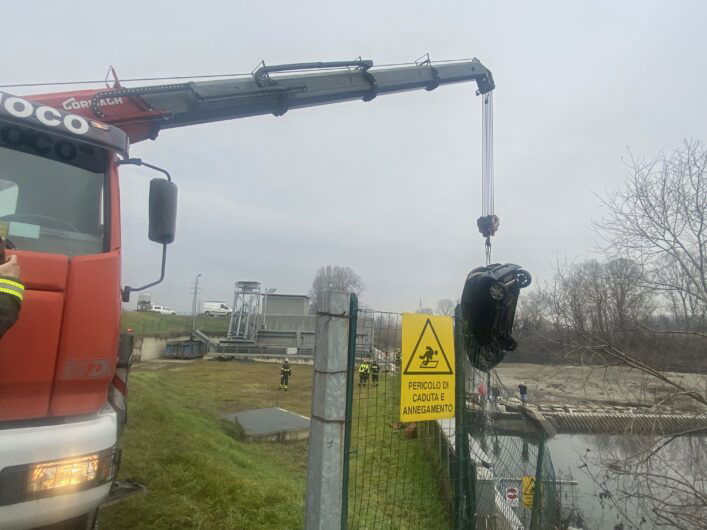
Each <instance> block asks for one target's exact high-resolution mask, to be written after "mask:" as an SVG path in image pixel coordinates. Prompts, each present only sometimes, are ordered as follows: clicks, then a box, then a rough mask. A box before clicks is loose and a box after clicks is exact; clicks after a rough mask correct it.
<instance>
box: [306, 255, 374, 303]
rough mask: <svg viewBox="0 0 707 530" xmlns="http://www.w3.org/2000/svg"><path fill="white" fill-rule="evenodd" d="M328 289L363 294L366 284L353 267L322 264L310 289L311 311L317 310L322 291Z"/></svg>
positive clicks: (357, 294)
mask: <svg viewBox="0 0 707 530" xmlns="http://www.w3.org/2000/svg"><path fill="white" fill-rule="evenodd" d="M326 290H336V291H348V292H351V293H354V294H356V296H361V295H362V294H363V293H364V292H365V290H366V286H365V284H364V283H363V280H362V279H361V277H360V276H359V275H358V274H356V273H355V272H354V270H353V269H352V268H351V267H341V266H339V265H322V266H321V267H319V269H318V270H317V273H316V274H315V275H314V280H313V281H312V289H311V290H310V291H309V297H310V298H311V306H310V311H311V312H313V313H316V312H317V310H318V309H319V299H320V296H321V293H322V292H323V291H326Z"/></svg>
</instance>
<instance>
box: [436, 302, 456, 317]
mask: <svg viewBox="0 0 707 530" xmlns="http://www.w3.org/2000/svg"><path fill="white" fill-rule="evenodd" d="M454 308H455V304H454V302H453V301H452V300H450V299H449V298H442V299H441V300H440V301H439V302H437V314H438V315H442V316H445V317H451V316H453V315H454Z"/></svg>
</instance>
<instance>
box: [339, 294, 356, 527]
mask: <svg viewBox="0 0 707 530" xmlns="http://www.w3.org/2000/svg"><path fill="white" fill-rule="evenodd" d="M349 307H350V310H349V344H348V362H347V365H346V366H347V370H348V372H347V373H346V423H345V425H344V462H343V465H344V474H343V480H342V483H341V497H342V499H341V528H342V529H345V528H346V526H347V519H348V515H349V461H350V458H351V455H350V451H351V423H352V420H353V392H354V387H353V385H354V368H355V367H356V325H357V323H358V297H357V296H356V295H355V294H352V295H351V305H350V306H349Z"/></svg>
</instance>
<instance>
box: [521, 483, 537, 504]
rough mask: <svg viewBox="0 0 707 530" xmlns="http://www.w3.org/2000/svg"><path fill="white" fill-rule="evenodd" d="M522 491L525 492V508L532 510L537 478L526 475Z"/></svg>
mask: <svg viewBox="0 0 707 530" xmlns="http://www.w3.org/2000/svg"><path fill="white" fill-rule="evenodd" d="M521 490H522V491H523V506H525V507H526V508H532V507H533V497H534V496H535V477H531V476H528V475H525V476H524V477H523V481H522V483H521Z"/></svg>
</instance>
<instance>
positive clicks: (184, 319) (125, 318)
mask: <svg viewBox="0 0 707 530" xmlns="http://www.w3.org/2000/svg"><path fill="white" fill-rule="evenodd" d="M228 322H229V319H228V318H226V317H204V316H198V317H196V329H198V330H201V331H204V332H216V333H226V331H228ZM120 324H121V329H122V330H123V331H125V330H127V329H128V328H130V329H132V330H133V332H134V333H135V334H136V335H158V336H159V335H163V336H169V335H180V334H182V333H189V332H190V331H191V328H192V317H189V316H181V315H160V314H159V313H151V312H149V311H123V315H122V318H121V322H120Z"/></svg>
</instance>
